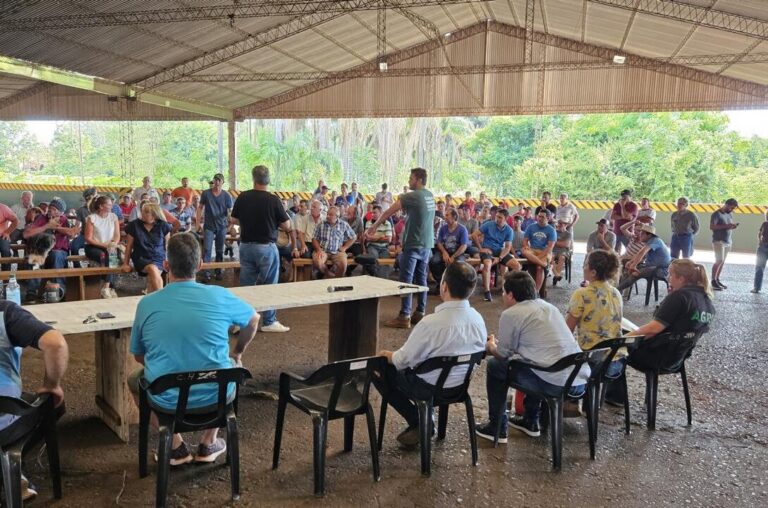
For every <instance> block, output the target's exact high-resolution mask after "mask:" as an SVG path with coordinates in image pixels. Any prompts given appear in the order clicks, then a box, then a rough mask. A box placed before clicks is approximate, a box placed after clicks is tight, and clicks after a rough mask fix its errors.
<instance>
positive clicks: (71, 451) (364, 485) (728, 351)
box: [23, 257, 768, 507]
mask: <svg viewBox="0 0 768 508" xmlns="http://www.w3.org/2000/svg"><path fill="white" fill-rule="evenodd" d="M578 266H581V259H580V257H577V259H576V260H575V261H574V267H578ZM574 271H575V272H578V270H574ZM752 271H753V268H752V267H750V266H745V265H742V266H728V267H727V268H726V272H725V274H724V279H725V280H726V283H727V284H729V286H730V289H729V290H727V291H725V292H721V293H718V294H717V295H716V308H717V316H716V319H715V322H714V324H713V326H712V331H711V333H709V334H708V335H705V336H704V338H703V340H702V342H701V343H700V345H699V347H698V348H697V349H696V351H695V352H694V355H693V358H692V359H691V360H690V361H689V362H688V372H689V379H690V387H691V392H692V397H693V411H694V422H693V425H692V426H691V427H687V426H686V425H685V408H684V402H683V395H682V387H681V384H680V382H679V378H676V377H672V376H665V377H662V379H661V382H660V393H659V410H658V417H657V418H658V421H657V430H656V431H648V430H646V429H645V411H644V409H643V407H642V397H643V390H644V378H643V377H641V376H640V375H638V374H637V373H636V372H630V374H629V381H630V398H631V401H632V402H631V413H632V433H631V434H630V435H629V436H625V435H624V433H623V415H622V412H621V410H617V409H614V408H611V407H610V406H607V405H606V406H604V407H603V409H602V410H601V412H600V434H599V441H598V452H597V460H595V461H592V460H590V459H589V449H588V441H587V429H586V425H585V420H584V419H583V418H577V419H567V420H566V421H565V436H564V451H563V467H562V472H560V473H554V472H552V471H551V466H550V445H549V439H548V438H547V437H544V436H542V437H540V438H535V439H532V438H529V437H527V436H524V435H522V434H517V433H516V432H515V431H514V430H512V431H510V434H511V436H510V442H509V444H506V445H499V447H498V448H496V449H494V448H493V447H492V446H491V445H490V443H488V442H487V441H484V440H479V446H480V460H479V464H478V466H477V467H472V465H471V462H470V451H469V440H468V438H467V427H466V417H465V413H464V411H463V410H462V408H460V407H455V408H454V409H452V410H451V413H450V416H449V423H448V435H447V437H446V440H445V441H443V442H437V443H435V445H434V447H433V455H432V461H433V465H432V476H431V477H430V478H423V477H422V476H421V475H420V474H419V455H418V452H415V451H404V450H401V449H400V448H398V445H397V442H396V441H395V436H396V435H397V433H398V432H399V431H400V430H402V428H403V421H402V420H401V419H400V417H399V416H398V415H397V414H396V413H395V412H394V411H390V412H389V417H388V418H387V429H386V436H385V441H384V448H383V451H382V454H381V472H382V479H381V482H379V483H375V482H373V480H372V476H371V462H370V453H369V449H368V442H367V433H366V432H365V430H364V429H365V426H364V423H363V421H362V420H360V421H359V423H358V425H357V432H356V434H355V447H354V449H353V450H352V451H351V452H350V453H344V452H343V451H342V445H343V440H342V423H341V422H332V423H331V424H330V429H329V439H328V461H327V477H326V487H327V494H326V496H325V497H324V498H322V499H318V498H315V497H314V496H313V495H312V459H311V457H312V455H311V450H312V431H311V424H310V420H309V418H308V417H307V416H306V415H304V414H303V413H300V412H299V411H298V410H295V409H294V408H289V409H288V412H287V418H286V428H285V433H284V436H283V449H282V458H281V464H280V468H279V469H278V470H276V471H273V470H272V469H271V456H272V441H273V438H274V425H275V413H276V407H277V403H276V402H275V401H274V400H268V399H265V398H263V397H258V396H256V395H255V392H256V391H258V390H269V391H273V392H274V391H276V382H277V378H278V375H279V373H280V372H281V371H284V370H291V371H294V372H299V373H301V372H309V371H311V370H312V369H314V368H316V367H318V366H320V365H322V364H323V363H324V360H325V358H326V355H327V345H326V344H327V334H326V329H327V321H328V311H327V308H326V307H311V308H305V309H293V310H289V311H280V312H279V313H278V316H279V319H280V321H281V322H283V323H284V324H286V325H289V326H291V328H292V330H291V332H290V333H288V334H281V335H277V334H262V333H259V334H258V335H257V337H256V339H255V340H254V342H253V343H252V345H251V347H250V348H249V350H248V351H247V352H246V354H245V355H244V362H243V363H244V365H245V366H246V367H248V368H249V369H250V370H251V372H252V373H253V375H254V382H253V385H252V386H248V387H246V388H244V389H243V390H242V391H241V401H240V414H239V428H240V435H241V438H240V439H241V441H240V443H241V444H240V446H241V482H242V499H241V500H240V501H239V502H237V503H232V502H231V501H230V499H229V471H228V469H227V468H226V466H224V465H223V463H222V462H221V461H220V462H219V463H218V464H215V465H212V466H192V465H190V466H185V467H182V468H180V469H178V470H176V469H174V470H173V471H172V473H171V483H170V489H169V490H170V492H169V497H168V502H169V505H170V506H177V507H183V506H187V507H191V506H229V505H235V504H236V505H238V506H316V505H317V506H373V505H383V506H457V505H466V506H499V505H502V504H506V503H510V504H513V505H522V506H609V505H616V506H627V507H633V506H647V505H658V506H673V505H674V506H681V505H684V506H766V505H768V486H766V481H768V480H767V479H766V468H767V466H768V448H767V445H768V428H766V422H767V421H768V419H766V413H767V410H766V407H768V404H766V402H768V397H766V390H765V388H764V386H763V384H764V383H763V375H764V369H765V365H766V360H767V359H768V340H767V339H768V331H767V330H766V326H765V322H764V321H762V318H761V317H760V316H764V313H765V309H766V302H768V296H767V295H765V294H762V295H752V294H750V293H749V292H748V291H749V289H750V288H751V278H752ZM577 277H578V273H577V274H576V277H575V278H574V281H573V282H572V283H571V284H564V285H563V283H561V284H560V285H558V287H556V288H553V289H551V290H550V292H549V300H550V301H551V302H553V303H554V304H556V305H557V306H558V307H559V308H560V309H564V308H565V306H566V303H567V300H568V297H569V296H570V294H571V292H572V291H573V289H575V288H576V287H577V285H578V280H577ZM129 286H130V283H128V284H127V285H126V286H125V287H124V289H123V291H126V290H131V288H130V287H129ZM640 286H641V288H640V289H641V291H643V290H644V284H643V283H640ZM125 288H127V289H125ZM438 303H439V301H438V298H437V297H434V296H430V298H429V309H428V310H429V311H430V312H431V310H432V309H433V308H434V306H435V305H437V304H438ZM472 304H473V305H474V306H475V308H476V309H478V310H479V311H480V312H481V313H482V315H483V316H484V317H485V319H486V323H487V326H488V331H489V332H490V333H496V331H497V328H498V317H499V313H500V312H501V311H502V310H503V309H502V302H501V298H500V296H499V295H498V294H497V295H496V298H495V300H494V302H492V303H486V302H483V301H482V298H481V296H478V295H475V296H474V297H473V298H472ZM398 305H399V301H398V299H396V298H387V299H384V300H383V301H382V305H381V307H382V308H381V314H382V318H384V319H386V318H388V317H390V316H392V315H394V314H395V313H396V312H397V309H398ZM652 310H653V304H652V305H651V306H649V307H644V306H643V301H642V295H639V296H635V295H633V297H632V300H631V301H630V302H629V303H627V304H626V309H625V316H626V317H628V318H630V319H631V320H633V321H635V322H637V323H644V322H646V321H647V320H648V319H649V317H650V316H651V313H652ZM407 333H408V332H406V331H404V330H391V329H386V328H383V329H382V331H381V334H380V338H381V346H382V347H385V348H388V349H395V348H397V347H398V346H400V345H401V344H402V343H403V342H404V340H405V338H406V337H407ZM70 352H71V358H70V365H69V370H68V372H67V375H66V379H65V381H64V389H65V392H66V400H67V408H68V412H67V414H66V415H65V416H64V417H63V419H62V420H61V421H60V424H59V436H60V452H61V456H62V468H63V483H64V498H63V499H62V500H61V501H59V502H53V500H52V497H51V488H50V483H49V481H48V475H47V463H46V460H45V459H44V458H43V459H42V463H41V462H40V461H39V460H38V459H37V458H36V457H35V456H34V455H30V456H29V457H27V460H26V463H25V470H26V472H27V474H28V476H30V477H31V479H32V480H33V481H34V482H35V483H36V484H37V485H38V486H39V489H40V495H39V496H38V499H37V500H35V501H34V505H37V506H47V505H56V506H95V507H96V506H98V507H101V506H115V505H116V504H117V505H121V506H149V505H152V504H153V503H154V488H155V479H156V476H155V471H154V466H153V465H151V466H150V475H149V476H148V477H147V478H144V479H139V477H138V467H137V450H136V441H137V427H136V426H134V427H133V428H132V433H131V443H130V444H124V443H122V442H120V441H119V440H118V439H117V437H116V436H115V435H114V434H112V433H111V431H110V430H109V429H107V428H106V427H105V426H104V425H103V424H101V422H100V421H99V420H98V419H97V417H96V407H95V404H94V400H93V395H94V393H95V389H94V347H93V340H92V339H89V338H88V337H82V338H78V339H75V340H72V341H71V342H70ZM23 364H24V383H25V386H26V387H27V388H34V387H35V386H36V384H37V383H38V382H39V380H40V378H41V363H40V357H39V353H37V352H35V351H28V352H25V353H24V361H23ZM374 393H375V392H374ZM471 394H472V398H473V402H474V405H475V414H476V416H477V418H478V419H483V420H484V419H486V418H487V404H486V399H485V372H484V367H483V368H481V369H479V371H478V372H477V375H476V376H475V378H474V379H473V383H472V387H471ZM373 398H374V406H375V408H376V411H377V416H378V407H379V398H378V395H377V394H375V395H374V397H373ZM195 437H196V436H190V437H189V438H188V441H189V442H191V443H196V439H195ZM152 445H154V437H153V441H152Z"/></svg>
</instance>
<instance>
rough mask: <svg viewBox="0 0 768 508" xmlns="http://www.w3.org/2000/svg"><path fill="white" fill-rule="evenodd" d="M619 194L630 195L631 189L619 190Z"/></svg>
mask: <svg viewBox="0 0 768 508" xmlns="http://www.w3.org/2000/svg"><path fill="white" fill-rule="evenodd" d="M621 195H622V196H631V195H632V191H631V190H629V189H624V190H623V191H621Z"/></svg>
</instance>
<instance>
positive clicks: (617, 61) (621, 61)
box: [613, 55, 627, 65]
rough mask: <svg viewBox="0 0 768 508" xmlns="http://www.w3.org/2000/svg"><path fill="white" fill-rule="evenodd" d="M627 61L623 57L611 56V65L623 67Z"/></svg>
mask: <svg viewBox="0 0 768 508" xmlns="http://www.w3.org/2000/svg"><path fill="white" fill-rule="evenodd" d="M626 61H627V57H625V56H624V55H613V63H615V64H618V65H623V64H624V62H626Z"/></svg>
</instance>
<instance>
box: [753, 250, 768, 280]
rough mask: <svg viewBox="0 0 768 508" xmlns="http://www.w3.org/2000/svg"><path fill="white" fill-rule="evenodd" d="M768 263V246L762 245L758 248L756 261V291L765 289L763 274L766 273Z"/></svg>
mask: <svg viewBox="0 0 768 508" xmlns="http://www.w3.org/2000/svg"><path fill="white" fill-rule="evenodd" d="M766 261H768V246H765V245H760V246H758V247H757V261H755V289H757V290H758V291H760V290H761V289H763V272H764V271H765V262H766Z"/></svg>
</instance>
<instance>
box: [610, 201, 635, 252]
mask: <svg viewBox="0 0 768 508" xmlns="http://www.w3.org/2000/svg"><path fill="white" fill-rule="evenodd" d="M637 212H638V207H637V203H635V202H634V201H632V191H630V190H629V189H624V190H623V191H621V199H619V200H618V201H617V202H616V204H615V205H613V211H612V212H611V221H612V222H613V232H614V234H616V253H619V251H620V250H621V247H620V246H621V245H623V246H624V249H626V248H627V245H629V241H630V238H629V237H628V236H625V235H624V233H623V232H622V231H621V226H623V225H624V224H626V223H628V222H632V221H633V220H635V219H637Z"/></svg>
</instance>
